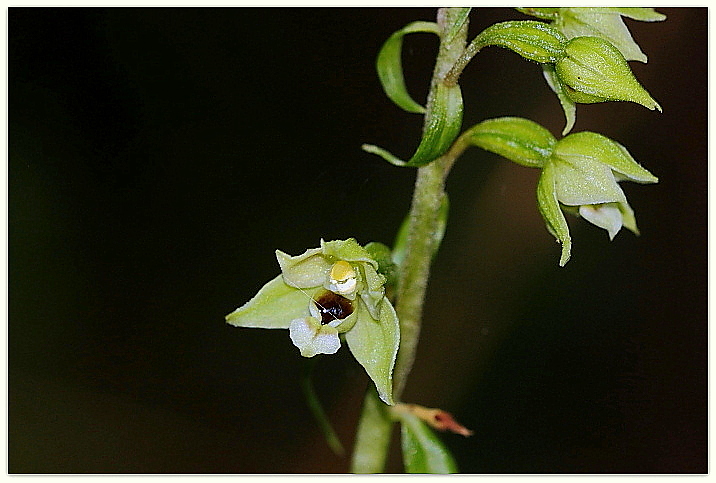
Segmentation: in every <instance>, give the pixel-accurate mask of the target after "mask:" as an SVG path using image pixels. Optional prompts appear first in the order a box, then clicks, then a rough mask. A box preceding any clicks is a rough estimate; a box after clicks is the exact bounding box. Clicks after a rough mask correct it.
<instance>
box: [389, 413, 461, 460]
mask: <svg viewBox="0 0 716 483" xmlns="http://www.w3.org/2000/svg"><path fill="white" fill-rule="evenodd" d="M398 417H399V419H400V443H401V448H402V450H403V464H404V466H405V471H406V472H407V473H413V474H415V473H418V474H450V473H457V472H458V469H457V464H456V463H455V459H454V458H453V456H452V454H450V451H449V450H448V449H447V448H446V447H445V445H444V444H443V442H442V441H440V438H439V437H438V436H437V435H436V434H435V432H434V431H433V430H432V429H431V428H430V427H429V426H428V425H427V424H425V423H424V422H423V421H421V420H420V419H419V418H418V417H417V416H415V415H413V414H410V413H408V412H402V411H401V412H400V413H399V416H398Z"/></svg>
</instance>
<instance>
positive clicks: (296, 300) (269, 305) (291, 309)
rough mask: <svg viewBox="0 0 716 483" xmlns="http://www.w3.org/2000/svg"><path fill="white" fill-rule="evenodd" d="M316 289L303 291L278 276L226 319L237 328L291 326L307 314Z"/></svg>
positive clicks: (278, 327) (282, 327) (284, 327)
mask: <svg viewBox="0 0 716 483" xmlns="http://www.w3.org/2000/svg"><path fill="white" fill-rule="evenodd" d="M319 289H320V287H319ZM317 290H318V289H309V290H303V291H301V290H299V289H296V288H293V287H290V286H288V285H286V284H285V283H284V281H283V277H282V276H281V275H279V276H278V277H276V278H274V279H273V280H271V281H270V282H268V283H267V284H266V285H264V286H263V287H261V290H259V292H258V293H257V294H256V295H255V296H254V297H253V298H252V299H251V300H249V301H248V302H246V303H245V304H244V305H242V306H241V307H239V308H238V309H236V310H234V311H233V312H232V313H230V314H229V315H227V316H226V322H228V323H229V324H231V325H234V326H236V327H260V328H264V329H288V327H289V325H290V324H291V321H292V320H293V319H296V318H299V317H306V316H308V314H309V311H308V307H309V303H310V300H311V297H313V295H314V294H315V293H316V291H317Z"/></svg>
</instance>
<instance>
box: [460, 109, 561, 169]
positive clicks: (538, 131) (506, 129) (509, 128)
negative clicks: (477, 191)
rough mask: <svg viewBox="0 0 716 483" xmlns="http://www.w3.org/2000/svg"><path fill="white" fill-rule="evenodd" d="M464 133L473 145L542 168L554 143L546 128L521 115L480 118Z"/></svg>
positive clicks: (518, 162)
mask: <svg viewBox="0 0 716 483" xmlns="http://www.w3.org/2000/svg"><path fill="white" fill-rule="evenodd" d="M467 136H468V139H469V140H470V142H471V143H472V144H474V145H475V146H478V147H480V148H482V149H485V150H486V151H490V152H493V153H495V154H499V155H500V156H502V157H504V158H506V159H509V160H510V161H512V162H515V163H517V164H520V165H522V166H527V167H530V168H539V167H542V166H543V165H544V163H545V161H546V160H547V159H548V158H549V156H550V155H551V154H552V148H553V146H554V144H555V143H556V142H557V140H556V139H555V138H554V136H552V133H550V132H549V131H548V130H547V129H545V128H543V127H542V126H540V125H539V124H537V123H536V122H534V121H530V120H529V119H523V118H521V117H500V118H496V119H488V120H486V121H482V122H481V123H480V124H477V125H475V126H473V127H472V128H470V129H469V130H468V131H467Z"/></svg>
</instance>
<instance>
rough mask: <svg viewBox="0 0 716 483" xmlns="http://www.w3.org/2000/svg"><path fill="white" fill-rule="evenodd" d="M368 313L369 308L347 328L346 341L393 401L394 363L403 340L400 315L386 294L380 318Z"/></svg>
mask: <svg viewBox="0 0 716 483" xmlns="http://www.w3.org/2000/svg"><path fill="white" fill-rule="evenodd" d="M359 303H363V301H362V300H361V301H360V302H359ZM368 314H369V312H368V311H367V310H366V311H364V312H362V313H361V316H360V317H359V319H358V321H357V322H356V324H355V325H354V326H353V328H352V329H351V330H350V331H348V332H346V335H345V337H346V342H347V343H348V347H349V348H350V350H351V353H352V354H353V357H355V358H356V360H357V361H358V362H359V363H360V365H362V366H363V368H364V369H365V371H366V372H367V373H368V376H369V377H370V378H371V379H372V380H373V383H374V384H375V388H376V389H377V391H378V395H379V396H380V399H382V400H383V402H384V403H386V404H389V405H392V404H394V402H393V367H394V366H395V359H396V356H397V354H398V346H399V344H400V327H399V324H398V316H397V314H396V313H395V309H394V308H393V306H392V305H391V303H390V301H388V299H386V298H384V299H383V301H382V302H381V308H380V319H379V320H375V319H373V318H372V317H370V316H368Z"/></svg>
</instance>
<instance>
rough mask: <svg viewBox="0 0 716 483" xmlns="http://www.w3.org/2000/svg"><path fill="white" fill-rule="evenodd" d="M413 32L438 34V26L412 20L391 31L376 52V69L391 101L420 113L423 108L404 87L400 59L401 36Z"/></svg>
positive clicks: (401, 51)
mask: <svg viewBox="0 0 716 483" xmlns="http://www.w3.org/2000/svg"><path fill="white" fill-rule="evenodd" d="M415 32H429V33H434V34H439V33H440V28H439V27H438V24H436V23H435V22H412V23H409V24H408V25H406V26H405V27H403V28H402V29H400V30H398V31H397V32H395V33H393V35H391V36H390V37H389V38H388V40H386V41H385V43H384V44H383V47H381V49H380V52H378V58H377V60H376V69H377V71H378V78H379V79H380V84H381V85H382V86H383V90H384V91H385V94H386V95H387V96H388V98H389V99H390V100H391V101H393V102H394V103H395V104H396V105H397V106H398V107H400V108H401V109H403V110H405V111H408V112H414V113H417V114H422V113H424V112H425V108H424V107H423V106H421V105H420V104H418V103H417V102H415V101H414V100H413V98H412V97H410V94H409V93H408V90H407V88H406V87H405V79H404V77H403V62H402V59H401V56H402V53H403V37H405V35H407V34H410V33H415Z"/></svg>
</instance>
